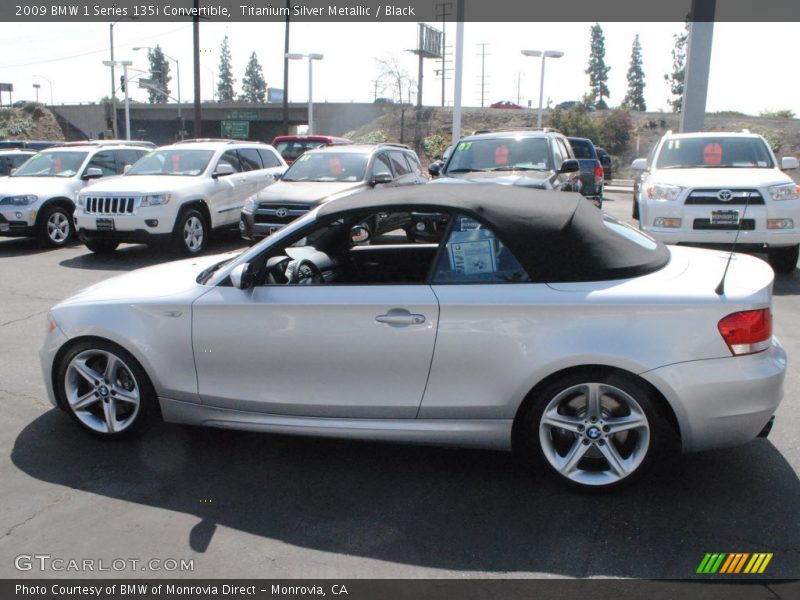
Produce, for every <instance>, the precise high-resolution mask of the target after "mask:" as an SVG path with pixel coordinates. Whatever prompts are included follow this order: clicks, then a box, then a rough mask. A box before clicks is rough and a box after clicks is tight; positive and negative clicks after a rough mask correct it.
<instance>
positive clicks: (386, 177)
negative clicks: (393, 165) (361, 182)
mask: <svg viewBox="0 0 800 600" xmlns="http://www.w3.org/2000/svg"><path fill="white" fill-rule="evenodd" d="M392 181H393V177H392V174H391V173H387V172H386V171H381V172H380V173H376V174H375V177H373V178H372V185H378V184H381V183H392Z"/></svg>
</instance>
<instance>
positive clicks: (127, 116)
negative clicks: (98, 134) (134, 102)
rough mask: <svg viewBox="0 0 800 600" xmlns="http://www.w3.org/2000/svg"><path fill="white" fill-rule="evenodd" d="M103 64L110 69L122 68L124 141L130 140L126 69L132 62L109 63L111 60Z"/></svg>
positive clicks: (128, 83)
mask: <svg viewBox="0 0 800 600" xmlns="http://www.w3.org/2000/svg"><path fill="white" fill-rule="evenodd" d="M103 64H104V65H105V66H107V67H111V68H112V69H113V68H114V67H115V66H120V67H122V81H123V83H124V84H125V139H126V140H130V139H131V102H130V81H128V67H130V66H131V65H132V64H133V62H131V61H129V60H120V61H111V60H104V61H103ZM114 119H115V120H116V113H114Z"/></svg>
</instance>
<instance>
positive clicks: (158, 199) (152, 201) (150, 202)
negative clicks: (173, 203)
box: [139, 194, 172, 206]
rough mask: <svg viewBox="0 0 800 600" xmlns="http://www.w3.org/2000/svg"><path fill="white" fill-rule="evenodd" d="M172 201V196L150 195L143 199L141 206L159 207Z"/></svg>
mask: <svg viewBox="0 0 800 600" xmlns="http://www.w3.org/2000/svg"><path fill="white" fill-rule="evenodd" d="M170 200H172V194H150V195H149V196H144V197H142V201H141V203H140V204H139V206H159V205H161V204H168V203H169V201H170Z"/></svg>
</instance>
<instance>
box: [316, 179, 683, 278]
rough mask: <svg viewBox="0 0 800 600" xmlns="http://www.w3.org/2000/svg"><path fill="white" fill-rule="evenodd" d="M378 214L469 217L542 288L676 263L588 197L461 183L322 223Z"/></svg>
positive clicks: (391, 197) (336, 207) (371, 194)
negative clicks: (618, 225) (621, 227)
mask: <svg viewBox="0 0 800 600" xmlns="http://www.w3.org/2000/svg"><path fill="white" fill-rule="evenodd" d="M376 208H377V209H381V208H385V209H387V210H389V209H398V208H403V209H407V210H412V211H420V212H424V211H428V210H433V211H440V210H444V211H448V212H453V211H458V212H463V213H466V214H469V215H470V216H473V217H475V218H477V219H478V220H479V221H483V222H484V223H486V224H487V225H488V226H489V227H490V228H491V229H492V230H493V231H494V233H495V234H496V235H497V237H498V238H500V240H501V241H502V242H503V243H504V244H505V245H506V246H508V248H509V249H510V250H511V252H512V253H513V254H514V256H515V257H516V258H517V260H519V262H520V264H521V265H522V267H523V268H524V269H525V270H526V271H527V273H528V275H529V276H530V277H531V280H532V281H534V282H552V283H556V282H571V281H573V282H576V281H603V280H607V279H625V278H629V277H638V276H640V275H646V274H647V273H652V272H653V271H657V270H658V269H660V268H662V267H663V266H664V265H665V264H667V262H668V261H669V251H668V250H667V248H666V247H665V246H664V245H663V244H661V243H660V242H653V245H655V249H651V248H646V247H644V246H643V245H641V244H639V243H637V242H635V241H633V239H631V238H629V237H626V236H624V235H622V234H620V233H619V232H618V231H615V229H614V228H612V227H608V226H607V225H606V224H605V223H604V219H607V220H611V221H612V222H619V221H617V220H616V219H614V218H613V217H609V216H607V215H604V214H603V213H602V212H601V211H599V210H598V209H597V208H596V207H595V206H594V205H593V204H591V203H590V202H588V201H587V200H586V199H585V198H583V196H581V195H579V194H570V193H564V192H555V191H549V190H533V189H530V188H522V187H515V186H504V185H480V184H456V183H453V184H449V185H448V184H441V185H436V184H428V185H423V186H413V187H412V186H404V187H396V188H390V189H383V190H369V191H366V192H361V193H358V194H353V195H352V196H348V197H346V198H342V199H339V200H335V201H333V202H330V203H327V204H324V205H322V207H320V209H319V212H318V214H317V217H318V218H326V217H330V216H333V215H337V214H341V213H343V212H357V211H361V210H372V209H376ZM631 233H632V234H634V236H633V237H635V236H637V235H639V234H638V233H637V232H631Z"/></svg>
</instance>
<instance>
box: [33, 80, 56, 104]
mask: <svg viewBox="0 0 800 600" xmlns="http://www.w3.org/2000/svg"><path fill="white" fill-rule="evenodd" d="M34 77H36V78H37V79H44V80H45V81H46V82H47V86H48V87H49V88H50V106H53V82H52V81H50V80H49V79H48V78H47V77H42V76H41V75H34Z"/></svg>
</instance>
